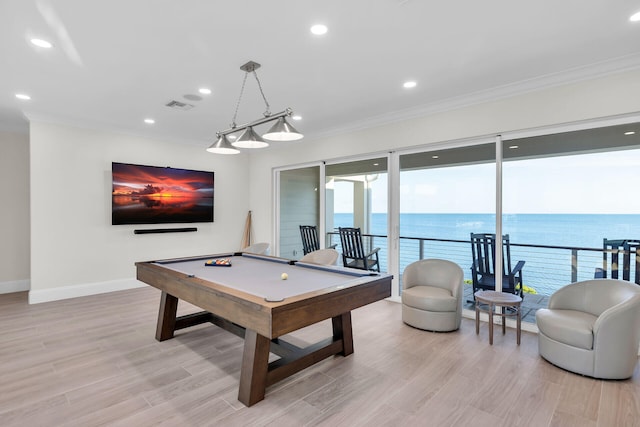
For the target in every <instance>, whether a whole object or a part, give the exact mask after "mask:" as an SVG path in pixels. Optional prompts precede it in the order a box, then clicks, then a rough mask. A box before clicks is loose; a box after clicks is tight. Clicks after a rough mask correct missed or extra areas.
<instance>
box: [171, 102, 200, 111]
mask: <svg viewBox="0 0 640 427" xmlns="http://www.w3.org/2000/svg"><path fill="white" fill-rule="evenodd" d="M165 105H166V106H167V107H169V108H173V109H174V110H182V111H187V110H191V109H192V108H193V107H194V106H193V105H191V104H187V103H185V102H180V101H169V102H168V103H167V104H165Z"/></svg>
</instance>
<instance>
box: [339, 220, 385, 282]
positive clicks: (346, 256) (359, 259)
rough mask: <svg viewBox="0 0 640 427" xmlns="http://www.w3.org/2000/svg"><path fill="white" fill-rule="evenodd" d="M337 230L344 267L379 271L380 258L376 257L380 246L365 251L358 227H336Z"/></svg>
mask: <svg viewBox="0 0 640 427" xmlns="http://www.w3.org/2000/svg"><path fill="white" fill-rule="evenodd" d="M338 231H339V234H340V243H341V244H342V262H343V264H344V266H345V267H351V268H358V269H360V270H372V271H378V272H379V271H380V260H379V258H378V251H379V250H380V248H374V249H373V250H371V251H365V250H364V246H363V244H362V233H361V232H360V229H359V228H352V227H338Z"/></svg>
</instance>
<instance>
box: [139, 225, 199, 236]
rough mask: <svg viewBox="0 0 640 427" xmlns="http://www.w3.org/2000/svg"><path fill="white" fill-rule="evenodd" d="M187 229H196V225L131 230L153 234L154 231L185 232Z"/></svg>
mask: <svg viewBox="0 0 640 427" xmlns="http://www.w3.org/2000/svg"><path fill="white" fill-rule="evenodd" d="M189 231H198V229H197V228H196V227H185V228H146V229H142V230H133V233H134V234H154V233H186V232H189Z"/></svg>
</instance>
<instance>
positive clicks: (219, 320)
mask: <svg viewBox="0 0 640 427" xmlns="http://www.w3.org/2000/svg"><path fill="white" fill-rule="evenodd" d="M216 260H227V261H228V262H229V264H230V265H228V266H226V265H224V264H223V265H219V264H216V262H215V261H216ZM206 264H213V265H206ZM136 269H137V278H138V280H140V281H142V282H144V283H147V284H149V285H151V286H153V287H155V288H158V289H160V290H161V291H162V296H161V300H160V309H159V313H158V323H157V328H156V339H157V340H159V341H164V340H167V339H170V338H173V335H174V332H175V331H176V330H178V329H183V328H187V327H190V326H194V325H197V324H200V323H205V322H211V323H213V324H215V325H217V326H219V327H222V328H224V329H226V330H228V331H230V332H232V333H234V334H236V335H238V336H240V337H242V338H244V351H243V356H242V365H241V371H240V385H239V391H238V400H239V401H240V402H242V403H243V404H245V405H246V406H251V405H253V404H255V403H257V402H259V401H261V400H262V399H264V396H265V390H266V388H267V387H268V386H270V385H272V384H274V383H276V382H278V381H280V380H282V379H284V378H286V377H288V376H290V375H293V374H295V373H296V372H299V371H301V370H302V369H305V368H307V367H309V366H311V365H313V364H314V363H317V362H319V361H321V360H323V359H325V358H327V357H330V356H333V355H337V354H339V355H343V356H347V355H349V354H351V353H353V336H352V330H351V310H353V309H355V308H358V307H362V306H364V305H366V304H370V303H372V302H375V301H379V300H381V299H384V298H387V297H390V296H391V279H392V278H393V276H392V275H390V274H385V273H374V272H369V271H363V270H355V269H348V268H342V267H336V266H318V265H314V264H306V263H301V262H295V261H290V260H287V259H283V258H277V257H269V256H259V255H253V254H247V253H228V254H217V255H208V256H198V257H189V258H180V259H170V260H161V261H147V262H137V263H136ZM284 275H286V276H284ZM285 277H286V278H285ZM180 299H182V300H184V301H187V302H189V303H191V304H193V305H196V306H198V307H200V308H202V309H204V310H205V311H203V312H200V313H193V314H189V315H185V316H181V317H177V316H176V313H177V307H178V301H179V300H180ZM325 319H332V326H333V336H330V337H328V338H327V339H326V340H324V341H321V342H319V343H316V344H313V345H310V346H308V347H305V348H298V347H296V346H294V345H293V344H291V343H289V342H287V341H286V340H285V339H284V338H281V337H282V336H283V335H285V334H287V333H290V332H292V331H296V330H298V329H300V328H304V327H306V326H309V325H312V324H314V323H317V322H320V321H323V320H325ZM270 352H271V353H273V354H275V355H277V356H279V358H278V359H276V360H274V361H272V362H269V353H270Z"/></svg>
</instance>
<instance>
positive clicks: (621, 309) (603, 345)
mask: <svg viewBox="0 0 640 427" xmlns="http://www.w3.org/2000/svg"><path fill="white" fill-rule="evenodd" d="M536 323H537V324H538V329H539V330H540V332H539V333H538V349H539V351H540V355H541V356H542V357H543V358H545V359H546V360H548V361H549V362H551V363H553V364H554V365H556V366H559V367H561V368H563V369H566V370H568V371H571V372H575V373H578V374H582V375H587V376H590V377H594V378H602V379H625V378H629V377H631V376H632V375H633V371H634V369H635V367H636V364H637V363H638V345H639V344H640V286H638V285H636V284H634V283H631V282H626V281H623V280H614V279H594V280H585V281H583V282H576V283H572V284H570V285H567V286H565V287H563V288H560V289H558V290H557V291H556V292H555V293H554V294H553V295H552V296H551V298H550V299H549V308H546V309H540V310H538V311H537V312H536Z"/></svg>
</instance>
